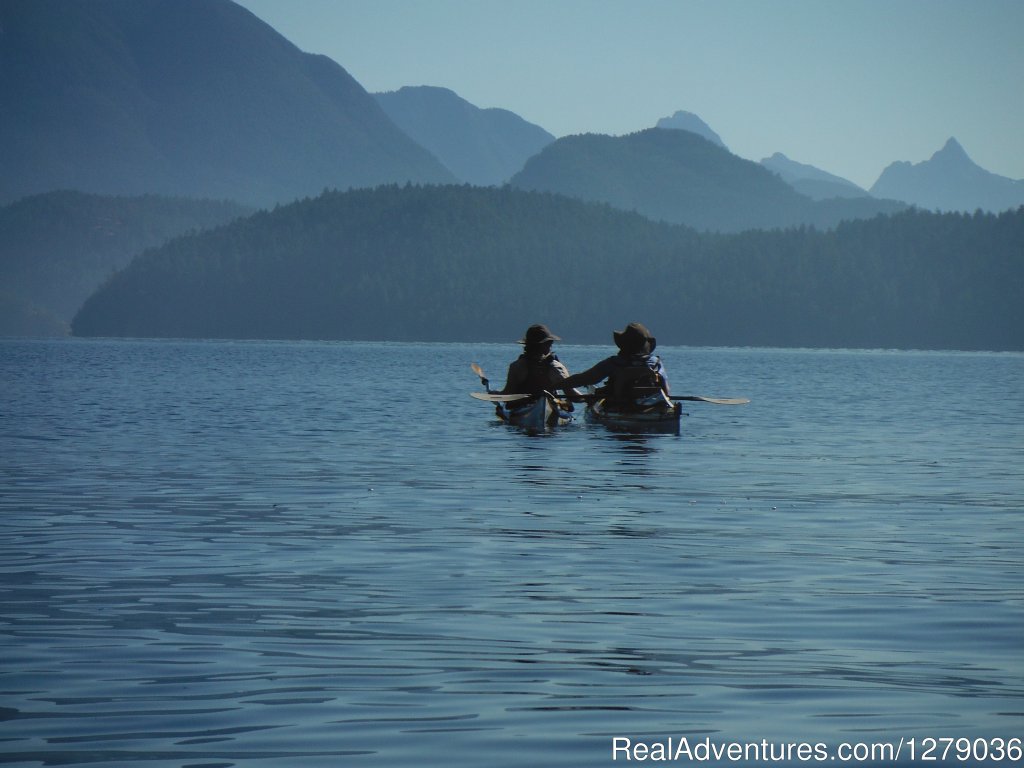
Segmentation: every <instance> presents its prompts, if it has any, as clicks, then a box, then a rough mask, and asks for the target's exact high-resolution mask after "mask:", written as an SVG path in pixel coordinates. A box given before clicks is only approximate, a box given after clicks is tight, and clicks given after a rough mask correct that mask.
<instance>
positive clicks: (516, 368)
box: [501, 354, 569, 395]
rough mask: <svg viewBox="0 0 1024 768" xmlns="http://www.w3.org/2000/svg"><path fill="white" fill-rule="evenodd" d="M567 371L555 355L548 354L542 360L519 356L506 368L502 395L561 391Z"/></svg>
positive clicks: (524, 355)
mask: <svg viewBox="0 0 1024 768" xmlns="http://www.w3.org/2000/svg"><path fill="white" fill-rule="evenodd" d="M568 375H569V371H568V369H567V368H566V367H565V366H564V365H562V362H561V361H560V360H559V359H558V357H556V356H555V355H552V354H548V355H545V356H544V357H542V358H539V359H537V358H533V357H528V356H527V355H526V354H522V355H520V356H519V357H518V358H516V359H515V360H513V361H512V364H511V365H510V366H509V367H508V376H507V377H506V379H505V388H504V389H502V390H501V391H502V393H503V394H507V395H511V394H526V395H539V394H540V393H541V392H554V391H556V390H559V389H562V387H563V382H564V381H565V377H566V376H568Z"/></svg>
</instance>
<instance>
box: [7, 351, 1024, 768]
mask: <svg viewBox="0 0 1024 768" xmlns="http://www.w3.org/2000/svg"><path fill="white" fill-rule="evenodd" d="M387 352H388V354H386V355H382V354H380V350H379V348H378V347H377V346H376V345H360V344H286V343H214V342H202V343H180V342H101V341H96V342H4V343H0V385H2V391H3V393H4V394H3V395H2V397H3V399H4V401H3V406H4V407H3V409H2V413H0V472H2V475H0V476H2V483H3V484H2V493H0V526H2V533H3V535H2V536H0V646H2V648H3V653H2V655H0V756H2V759H3V761H5V762H10V763H15V764H19V763H20V764H25V765H40V764H91V765H117V764H140V765H143V764H144V765H168V766H170V765H175V766H184V765H203V766H210V765H224V766H228V765H302V766H321V765H322V766H337V765H347V764H360V765H362V764H366V765H382V766H408V765H414V764H425V765H445V766H479V765H481V764H487V765H494V766H517V767H518V766H536V765H544V766H578V765H602V764H606V763H608V762H609V761H610V747H611V739H612V737H613V736H616V735H619V736H629V737H631V738H634V739H643V738H647V739H650V740H654V739H656V738H667V737H668V736H676V737H678V736H683V735H685V736H688V737H690V738H694V739H696V738H704V737H705V736H709V737H712V738H713V739H715V740H716V741H724V740H726V739H745V740H760V739H762V738H766V739H790V740H801V741H819V740H820V741H823V742H826V743H829V744H836V743H838V742H840V741H861V740H865V739H870V740H873V741H878V740H881V739H888V738H896V739H898V738H900V737H903V736H906V737H910V736H913V735H916V736H918V737H921V736H924V735H949V736H971V737H974V736H979V735H984V736H999V735H1002V736H1005V737H1010V736H1012V735H1014V734H1019V733H1020V727H1021V724H1022V715H1021V707H1020V702H1021V700H1022V698H1021V697H1022V694H1024V677H1022V673H1024V663H1022V660H1021V653H1020V652H1021V645H1020V637H1021V636H1022V630H1024V607H1022V606H1024V602H1022V600H1021V583H1022V579H1021V577H1022V575H1024V573H1022V572H1024V557H1022V554H1024V553H1022V544H1021V542H1022V541H1024V536H1022V535H1021V534H1022V533H1024V532H1022V530H1021V529H1022V520H1021V510H1022V509H1024V488H1022V483H1021V477H1020V472H1019V467H1020V463H1019V462H1020V458H1021V449H1022V446H1024V439H1022V438H1024V393H1022V392H1021V391H1020V388H1019V386H1018V383H1019V381H1020V378H1021V374H1022V373H1024V364H1022V360H1024V358H1022V357H1021V356H1017V355H937V354H920V353H918V354H896V353H842V352H836V353H811V352H780V351H758V350H687V349H671V348H670V349H668V350H666V351H665V352H664V356H665V358H666V364H668V365H671V369H672V370H679V371H686V372H688V375H689V376H691V380H692V385H693V387H694V389H695V390H696V393H699V394H710V395H716V394H722V395H730V396H731V395H735V394H743V395H747V396H749V397H751V399H752V401H753V402H752V403H751V405H749V406H745V407H743V408H729V407H718V406H710V405H709V406H707V407H698V406H697V405H695V406H693V407H692V408H691V409H690V412H691V416H690V417H689V418H687V419H684V422H683V430H682V434H681V435H680V436H671V435H628V434H621V433H612V432H607V431H605V430H602V429H600V428H599V427H596V426H595V425H585V424H582V423H578V424H573V425H570V426H569V427H568V428H566V429H564V430H557V431H553V432H550V433H546V434H544V435H542V436H528V435H525V434H523V433H522V432H520V431H518V430H515V429H510V428H507V427H504V426H498V427H494V426H493V424H492V420H491V415H492V414H491V413H490V412H488V409H487V407H486V406H484V405H482V404H478V403H477V402H475V401H472V400H470V399H469V398H468V397H467V396H466V392H468V391H469V390H470V389H472V388H474V386H475V384H476V382H475V381H473V380H471V379H467V377H466V376H465V375H464V371H465V367H466V366H465V363H466V361H467V360H470V359H480V360H481V362H482V363H483V364H484V367H485V369H488V370H489V369H492V368H499V367H500V361H501V360H503V359H505V357H507V356H508V354H509V350H508V349H506V348H504V347H500V346H495V347H493V348H490V347H485V348H484V351H483V352H482V353H481V351H480V349H478V348H470V347H459V346H453V347H439V346H429V345H414V344H409V345H389V348H388V350H387ZM573 355H577V356H578V357H579V358H580V359H587V358H588V357H592V356H593V353H592V350H587V349H581V348H574V347H571V346H570V347H567V348H566V349H565V350H564V352H563V355H562V356H563V358H564V359H566V360H567V362H569V363H570V367H572V365H576V366H577V367H579V366H578V363H576V362H575V361H574V360H573ZM381 366H384V367H385V370H383V371H382V370H381ZM382 375H383V376H384V377H385V378H384V380H387V381H388V382H389V387H390V388H393V389H394V390H395V391H401V392H412V391H415V392H417V393H421V394H422V398H423V399H422V401H417V402H409V403H404V404H402V405H401V406H395V404H394V403H388V404H387V407H373V406H374V404H376V403H377V402H378V401H379V399H380V398H379V392H378V391H377V387H376V382H378V381H380V380H381V376H382ZM676 378H677V381H676V382H675V383H676V386H677V388H678V387H681V386H684V384H683V383H682V382H683V378H682V377H676ZM881 391H885V392H887V393H889V394H888V396H887V397H886V398H885V399H884V400H883V399H879V398H877V397H874V396H873V394H874V393H878V392H881ZM366 404H371V405H370V406H367V405H366ZM478 405H481V407H477V406H478Z"/></svg>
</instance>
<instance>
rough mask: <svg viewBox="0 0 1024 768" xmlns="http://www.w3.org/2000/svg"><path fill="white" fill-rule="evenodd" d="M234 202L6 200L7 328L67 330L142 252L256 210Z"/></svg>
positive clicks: (0, 216) (2, 257)
mask: <svg viewBox="0 0 1024 768" xmlns="http://www.w3.org/2000/svg"><path fill="white" fill-rule="evenodd" d="M251 212H252V211H251V209H247V208H243V207H242V206H240V205H237V204H235V203H231V202H223V201H214V200H187V199H184V198H168V197H159V196H157V195H146V196H143V197H107V196H102V195H89V194H84V193H81V192H67V191H64V192H51V193H48V194H43V195H34V196H32V197H27V198H24V199H22V200H19V201H17V202H14V203H11V204H10V205H7V206H2V207H0V335H6V336H12V335H47V336H52V335H60V334H66V333H67V332H68V328H69V324H70V322H71V318H72V317H73V316H74V314H75V312H76V311H78V309H79V307H81V305H82V302H83V301H85V299H86V297H88V296H89V294H91V293H92V292H93V291H94V290H96V288H97V287H98V286H99V285H101V284H102V283H103V281H104V280H106V279H107V278H108V277H109V276H110V275H111V274H112V273H113V272H115V271H116V270H118V269H121V268H122V267H124V266H126V265H127V264H128V262H129V261H130V260H131V258H132V257H133V256H135V254H137V253H139V252H140V251H142V250H144V249H146V248H151V247H153V246H155V245H160V244H161V243H163V242H165V241H166V240H168V239H170V238H172V237H174V236H176V235H180V234H182V233H185V232H191V231H195V230H202V229H208V228H210V227H214V226H217V225H220V224H224V223H226V222H228V221H231V220H232V219H235V218H238V217H241V216H245V215H248V214H249V213H251Z"/></svg>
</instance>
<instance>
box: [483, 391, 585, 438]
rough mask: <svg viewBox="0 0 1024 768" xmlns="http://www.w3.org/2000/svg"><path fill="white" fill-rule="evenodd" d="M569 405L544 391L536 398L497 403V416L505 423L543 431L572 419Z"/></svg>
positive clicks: (562, 424) (563, 424)
mask: <svg viewBox="0 0 1024 768" xmlns="http://www.w3.org/2000/svg"><path fill="white" fill-rule="evenodd" d="M568 409H569V405H568V404H567V403H566V402H564V401H561V400H559V399H558V398H556V397H555V396H554V395H552V394H551V393H550V392H545V393H544V394H543V395H540V396H539V397H536V398H531V399H529V400H525V401H524V400H518V401H513V402H507V403H498V404H497V406H496V411H497V414H498V418H499V419H501V420H502V421H504V422H505V423H506V424H511V425H512V426H515V427H522V428H523V429H528V430H532V431H537V432H540V431H543V430H545V429H548V428H550V427H559V426H565V425H566V424H568V423H569V422H571V421H572V413H571V412H570V411H569V410H568Z"/></svg>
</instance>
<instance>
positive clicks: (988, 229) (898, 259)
mask: <svg viewBox="0 0 1024 768" xmlns="http://www.w3.org/2000/svg"><path fill="white" fill-rule="evenodd" d="M1022 277H1024V209H1020V210H1017V211H1013V212H1007V213H1004V214H1001V215H999V216H995V215H983V214H977V215H974V216H969V215H963V214H944V215H939V214H931V213H922V212H917V211H908V212H905V213H900V214H897V215H894V216H888V217H876V218H874V219H871V220H864V221H857V222H850V223H845V224H842V225H840V226H838V227H837V228H836V229H835V230H833V231H828V232H823V231H819V230H815V229H813V228H806V227H801V228H794V229H790V230H784V231H781V230H780V231H772V232H754V231H752V232H747V233H743V234H738V235H708V234H704V235H701V234H698V233H696V232H695V231H693V230H691V229H688V228H686V227H681V226H675V225H669V224H664V223H655V222H651V221H650V220H648V219H645V218H644V217H642V216H639V215H637V214H632V213H626V212H622V211H618V210H616V209H613V208H612V207H610V206H608V205H599V204H589V203H582V202H579V201H576V200H572V199H569V198H565V197H561V196H557V195H552V194H547V193H532V192H523V191H520V190H516V189H511V188H507V187H506V188H501V189H493V188H492V189H482V188H473V187H457V186H447V187H419V186H406V187H397V186H390V187H381V188H377V189H374V190H355V191H350V192H345V193H340V192H329V193H325V194H324V195H322V196H320V197H318V198H316V199H312V200H305V201H301V202H299V203H295V204H293V205H290V206H286V207H281V208H278V209H276V210H274V211H271V212H261V213H258V214H256V215H255V216H252V217H250V218H248V219H244V220H240V221H237V222H235V223H233V224H231V225H229V226H226V227H222V228H219V229H217V230H214V231H211V232H208V233H201V234H197V235H194V236H189V237H183V238H179V239H176V240H174V241H172V242H170V243H168V244H167V245H165V246H163V247H162V248H159V249H156V250H152V251H149V252H147V253H146V254H144V255H143V256H141V257H139V258H137V259H136V260H135V261H134V262H133V263H132V264H131V265H130V266H129V267H128V268H127V269H125V270H124V271H122V272H120V273H118V274H117V275H115V276H114V277H113V278H112V279H111V280H110V281H109V282H108V283H107V284H106V285H105V286H104V287H103V288H102V289H101V290H100V291H98V292H97V294H96V295H94V296H93V297H91V298H90V299H89V300H88V301H87V302H86V304H85V306H84V307H83V309H82V311H81V312H80V313H79V314H78V316H77V317H76V318H75V321H74V332H75V333H76V334H80V335H113V336H117V335H130V336H175V337H178V336H180V337H227V338H308V339H312V338H329V339H370V340H373V339H388V340H425V341H446V340H466V341H470V340H483V341H486V340H493V341H507V340H509V338H514V334H518V333H519V332H521V328H522V327H524V326H525V325H526V324H529V323H531V322H540V321H542V322H547V323H549V324H551V325H552V326H553V327H557V328H558V332H559V334H560V335H562V336H564V337H565V338H566V339H568V340H572V341H576V342H581V343H583V342H595V343H604V342H606V341H607V337H608V332H609V331H610V329H612V328H615V327H621V326H622V325H623V324H624V323H625V322H628V321H630V320H642V321H643V322H645V323H647V324H648V325H649V326H650V327H651V328H654V329H656V332H657V335H658V338H659V340H660V341H661V342H662V343H664V344H696V345H702V344H716V345H771V346H815V347H820V346H829V347H837V346H838V347H903V348H960V349H1024V309H1022V307H1024V300H1022V299H1024V295H1022V294H1024V288H1022V285H1024V281H1022Z"/></svg>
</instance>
